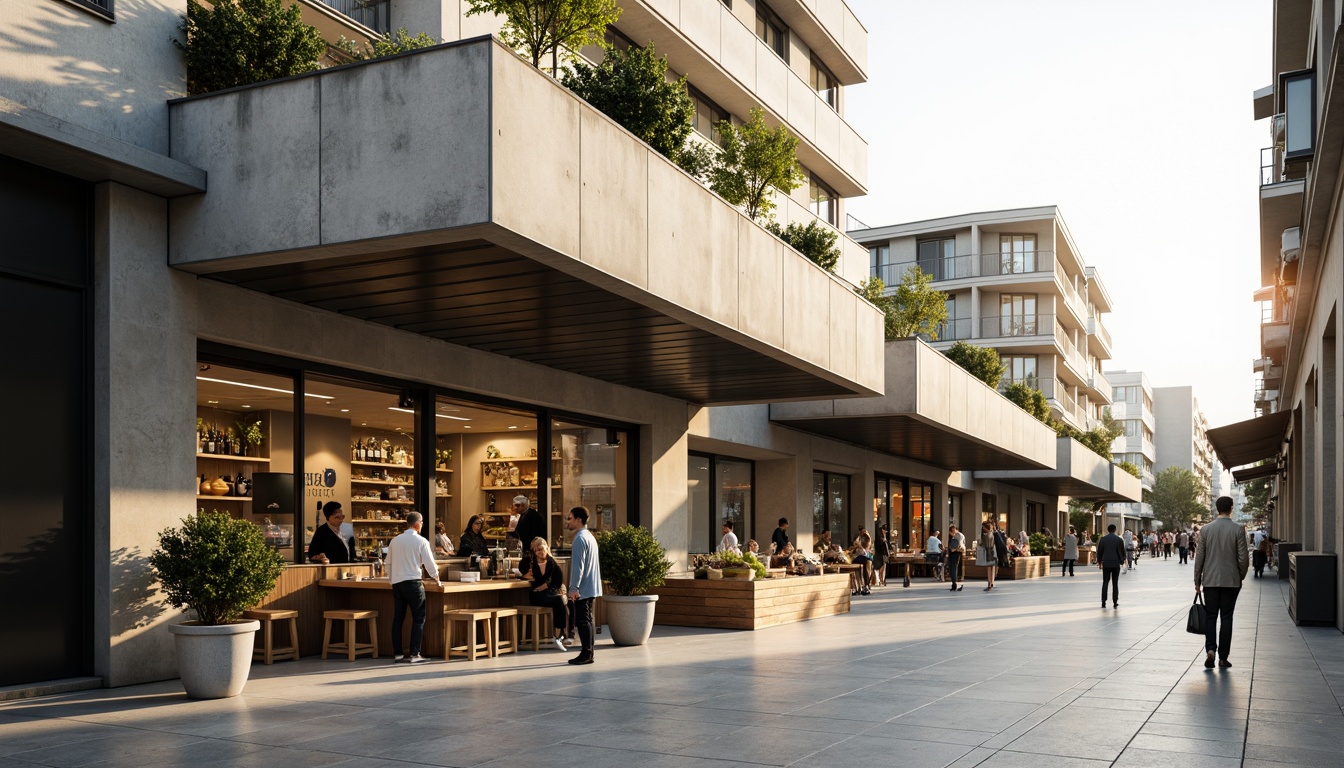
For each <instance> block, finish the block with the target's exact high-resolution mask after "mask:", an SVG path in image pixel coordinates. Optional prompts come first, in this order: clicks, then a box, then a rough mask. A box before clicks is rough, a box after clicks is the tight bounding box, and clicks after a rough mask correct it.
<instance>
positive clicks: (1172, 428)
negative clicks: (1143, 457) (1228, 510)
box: [1153, 386, 1216, 509]
mask: <svg viewBox="0 0 1344 768" xmlns="http://www.w3.org/2000/svg"><path fill="white" fill-rule="evenodd" d="M1153 417H1154V419H1155V420H1156V422H1157V429H1156V430H1155V440H1154V442H1155V444H1156V446H1157V458H1156V461H1155V469H1154V471H1155V472H1161V471H1162V470H1164V469H1166V468H1168V467H1180V468H1181V469H1188V470H1190V471H1191V472H1193V473H1194V475H1195V477H1197V478H1199V487H1200V488H1201V489H1203V493H1204V498H1202V499H1201V500H1200V501H1201V502H1202V503H1203V504H1204V505H1205V506H1207V507H1209V508H1210V509H1212V504H1213V498H1214V497H1213V495H1212V494H1213V468H1214V462H1215V461H1216V460H1215V459H1214V457H1213V446H1212V444H1210V443H1209V435H1208V432H1209V422H1208V419H1206V418H1205V417H1204V413H1203V411H1201V410H1199V401H1198V399H1196V398H1195V393H1194V388H1193V387H1188V386H1186V387H1154V388H1153Z"/></svg>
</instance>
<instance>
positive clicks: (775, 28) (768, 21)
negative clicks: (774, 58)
mask: <svg viewBox="0 0 1344 768" xmlns="http://www.w3.org/2000/svg"><path fill="white" fill-rule="evenodd" d="M756 36H757V37H759V38H760V39H761V42H763V43H765V44H766V45H767V46H769V48H770V50H772V51H774V52H775V53H776V54H777V55H778V56H779V57H780V58H781V59H783V60H784V61H788V60H789V28H788V27H787V26H785V25H784V22H783V21H781V20H780V18H779V17H778V16H776V15H775V12H774V11H772V10H770V6H768V5H766V4H765V3H763V2H760V0H757V2H756Z"/></svg>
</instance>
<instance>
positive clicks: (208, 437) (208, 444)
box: [205, 427, 215, 453]
mask: <svg viewBox="0 0 1344 768" xmlns="http://www.w3.org/2000/svg"><path fill="white" fill-rule="evenodd" d="M205 452H206V453H214V452H215V430H214V427H211V428H210V429H209V430H207V431H206V433H205Z"/></svg>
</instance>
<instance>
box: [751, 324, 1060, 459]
mask: <svg viewBox="0 0 1344 768" xmlns="http://www.w3.org/2000/svg"><path fill="white" fill-rule="evenodd" d="M883 363H884V366H885V368H886V392H885V393H884V394H883V396H882V397H874V398H863V399H852V400H823V401H816V402H810V403H776V404H774V405H772V406H770V419H771V420H772V421H774V422H776V423H779V424H784V425H787V426H790V427H793V428H795V429H801V430H805V431H808V432H813V433H816V434H820V435H825V436H827V437H833V438H836V439H839V440H844V441H846V442H850V443H855V444H858V445H862V446H865V447H867V448H873V449H875V450H879V451H885V452H887V453H891V454H895V455H897V456H903V457H906V458H911V459H914V460H916V461H920V462H923V463H926V464H931V465H933V466H936V467H943V468H945V469H952V470H966V469H977V470H978V469H982V468H984V469H990V468H994V469H1036V468H1048V467H1051V466H1053V465H1054V461H1055V432H1054V430H1052V429H1050V428H1048V427H1046V426H1045V425H1044V424H1042V423H1041V422H1039V421H1037V420H1036V419H1035V418H1033V417H1031V416H1030V415H1029V414H1027V412H1026V411H1023V410H1022V409H1021V408H1019V407H1017V406H1016V405H1015V404H1013V403H1012V402H1010V401H1009V400H1007V399H1006V398H1004V397H1003V396H1002V395H1000V394H999V393H998V392H996V391H995V390H994V389H992V388H991V387H988V386H986V385H985V383H984V382H982V381H980V380H979V379H977V378H975V377H974V376H972V375H970V374H969V373H967V372H966V371H965V370H964V369H962V368H961V367H960V366H958V365H957V364H955V363H953V362H952V361H951V360H949V359H947V357H946V356H944V355H943V354H942V353H940V352H938V351H937V350H935V349H934V348H933V347H930V346H929V345H928V344H925V343H924V342H923V341H920V340H919V339H914V338H910V339H898V340H896V341H888V342H887V343H886V350H885V354H884V355H883Z"/></svg>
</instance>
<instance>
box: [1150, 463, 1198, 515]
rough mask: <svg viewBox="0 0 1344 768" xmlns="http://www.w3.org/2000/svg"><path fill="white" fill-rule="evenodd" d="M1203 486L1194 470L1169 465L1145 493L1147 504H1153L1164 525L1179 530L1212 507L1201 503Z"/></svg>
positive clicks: (1159, 473)
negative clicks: (1208, 507)
mask: <svg viewBox="0 0 1344 768" xmlns="http://www.w3.org/2000/svg"><path fill="white" fill-rule="evenodd" d="M1201 498H1202V489H1201V488H1200V482H1199V478H1198V477H1197V476H1196V475H1195V473H1194V472H1191V471H1190V470H1188V469H1184V468H1182V467H1167V468H1166V469H1164V470H1162V471H1161V472H1158V473H1157V476H1156V477H1155V478H1153V489H1152V490H1151V491H1144V492H1143V500H1144V502H1145V503H1147V504H1150V505H1152V507H1153V516H1154V517H1156V518H1157V519H1158V520H1161V521H1162V527H1163V528H1166V529H1168V530H1176V529H1180V528H1187V527H1189V525H1190V523H1191V522H1193V521H1195V520H1200V519H1202V518H1204V517H1205V515H1206V513H1207V511H1208V510H1206V509H1205V508H1204V505H1203V504H1202V503H1200V499H1201Z"/></svg>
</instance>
